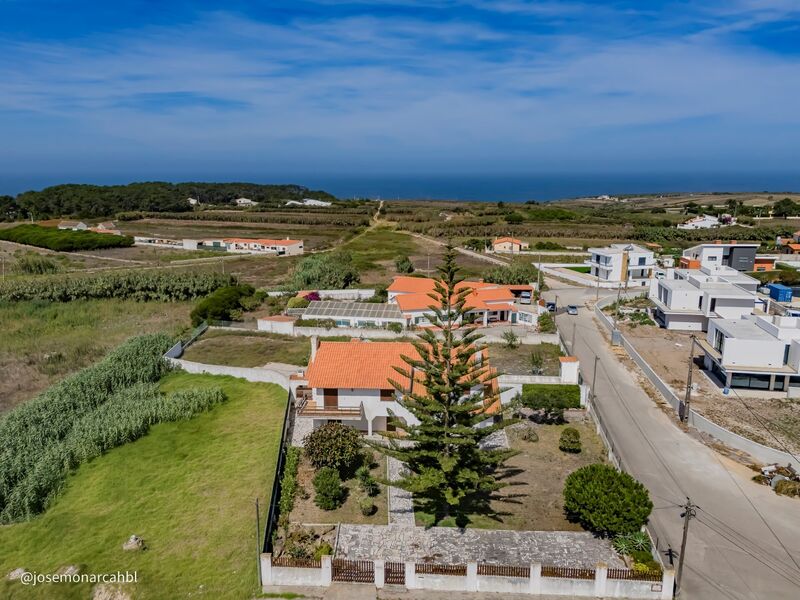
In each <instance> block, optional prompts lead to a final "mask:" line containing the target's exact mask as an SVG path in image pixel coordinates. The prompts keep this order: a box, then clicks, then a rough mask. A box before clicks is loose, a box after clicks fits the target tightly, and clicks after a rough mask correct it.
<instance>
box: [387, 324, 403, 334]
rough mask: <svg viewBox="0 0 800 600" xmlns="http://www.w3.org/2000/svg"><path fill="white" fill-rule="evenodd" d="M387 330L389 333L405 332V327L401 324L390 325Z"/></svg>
mask: <svg viewBox="0 0 800 600" xmlns="http://www.w3.org/2000/svg"><path fill="white" fill-rule="evenodd" d="M386 329H388V330H389V331H393V332H394V333H402V332H403V326H402V325H401V324H400V323H389V324H388V325H387V326H386Z"/></svg>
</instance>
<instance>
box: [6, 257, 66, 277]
mask: <svg viewBox="0 0 800 600" xmlns="http://www.w3.org/2000/svg"><path fill="white" fill-rule="evenodd" d="M11 269H12V270H13V271H14V273H20V274H22V275H50V274H52V273H58V272H59V271H61V265H60V264H58V263H57V262H56V261H54V260H53V259H52V258H49V257H47V256H42V255H41V254H35V253H33V252H30V253H28V254H24V255H22V256H20V257H19V258H18V259H17V260H16V262H15V263H14V264H13V265H12V266H11Z"/></svg>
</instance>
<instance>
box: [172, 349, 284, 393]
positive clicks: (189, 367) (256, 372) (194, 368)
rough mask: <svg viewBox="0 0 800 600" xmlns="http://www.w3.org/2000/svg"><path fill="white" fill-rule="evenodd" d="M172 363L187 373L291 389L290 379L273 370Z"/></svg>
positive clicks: (184, 362) (173, 361) (185, 361)
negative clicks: (274, 384) (220, 376)
mask: <svg viewBox="0 0 800 600" xmlns="http://www.w3.org/2000/svg"><path fill="white" fill-rule="evenodd" d="M168 360H169V361H170V363H172V364H173V365H175V366H176V367H180V368H181V369H183V370H184V371H186V372H187V373H208V374H210V375H231V376H232V377H241V378H242V379H246V380H247V381H258V382H261V383H276V384H278V385H279V386H281V387H282V388H284V389H285V390H288V389H289V378H288V377H287V376H286V375H284V374H283V373H280V372H279V371H273V370H271V369H263V368H260V367H254V368H246V367H228V366H225V365H206V364H203V363H198V362H193V361H191V360H183V359H182V358H170V357H168Z"/></svg>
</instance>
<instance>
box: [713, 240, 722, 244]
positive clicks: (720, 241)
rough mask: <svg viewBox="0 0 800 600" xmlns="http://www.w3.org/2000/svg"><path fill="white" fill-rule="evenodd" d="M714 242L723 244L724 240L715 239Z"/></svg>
mask: <svg viewBox="0 0 800 600" xmlns="http://www.w3.org/2000/svg"><path fill="white" fill-rule="evenodd" d="M714 243H715V244H721V243H722V240H714Z"/></svg>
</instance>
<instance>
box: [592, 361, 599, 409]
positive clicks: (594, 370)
mask: <svg viewBox="0 0 800 600" xmlns="http://www.w3.org/2000/svg"><path fill="white" fill-rule="evenodd" d="M599 358H600V357H599V356H598V355H597V354H595V355H594V369H593V370H592V401H594V399H595V398H597V392H595V391H594V385H595V382H596V381H597V361H598V359H599Z"/></svg>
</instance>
